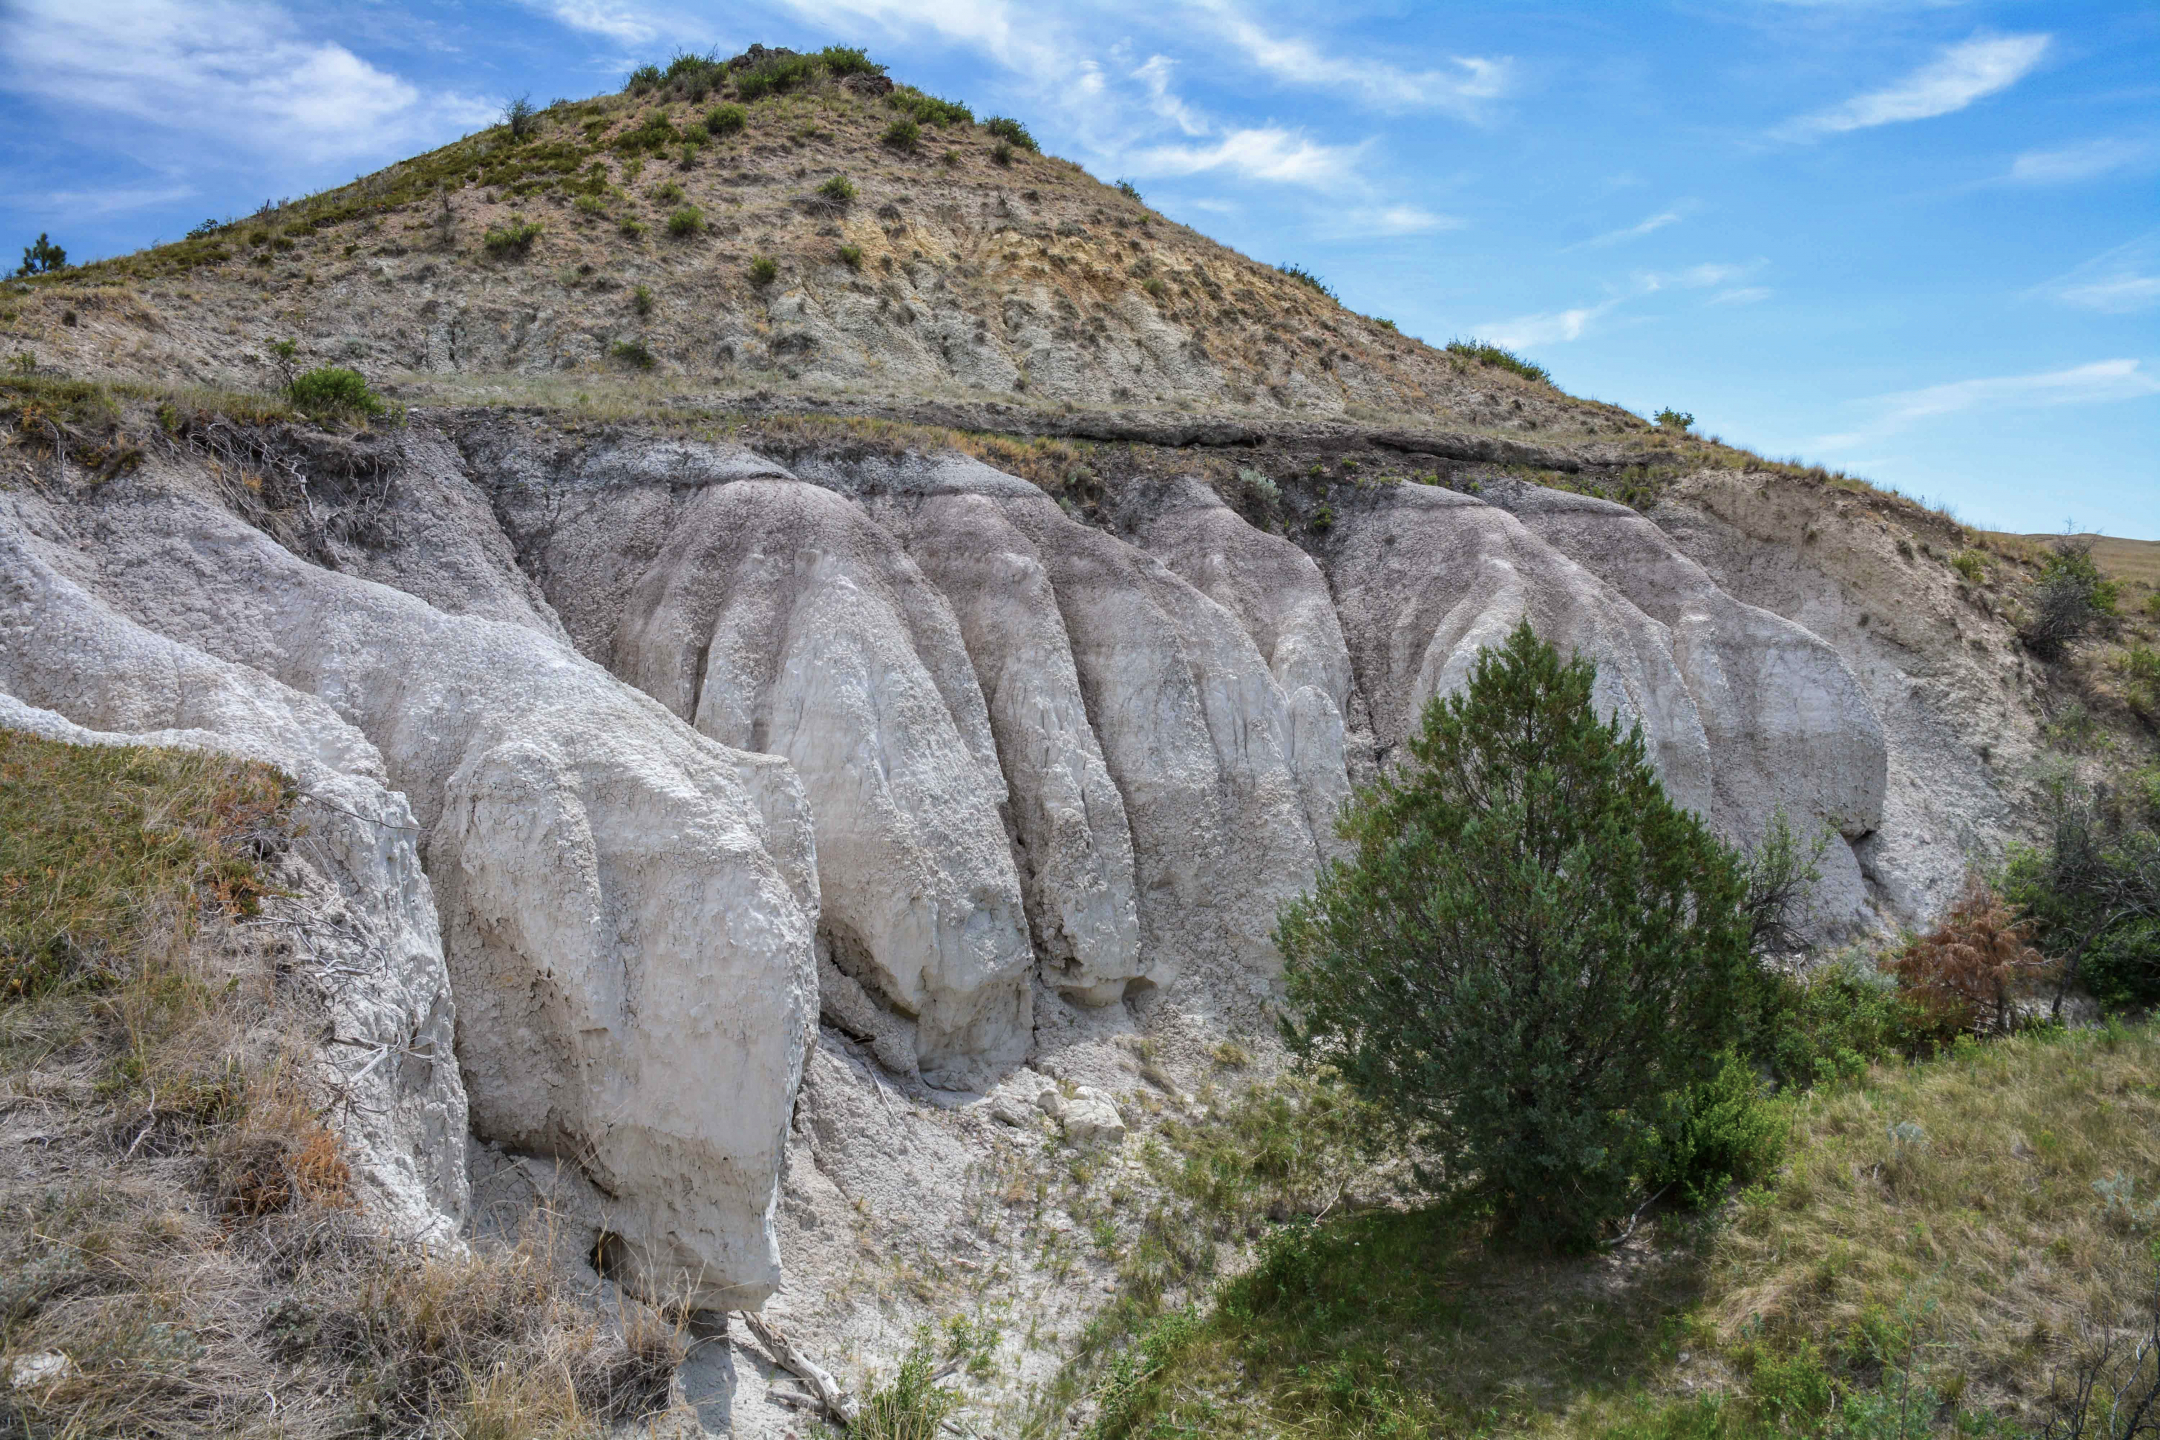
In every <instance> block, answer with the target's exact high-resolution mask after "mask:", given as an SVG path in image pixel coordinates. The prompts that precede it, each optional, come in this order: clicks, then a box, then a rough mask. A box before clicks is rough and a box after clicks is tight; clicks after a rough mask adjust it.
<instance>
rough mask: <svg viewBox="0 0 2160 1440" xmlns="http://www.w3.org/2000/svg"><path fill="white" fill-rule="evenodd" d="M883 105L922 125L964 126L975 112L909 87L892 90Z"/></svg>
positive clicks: (958, 103) (955, 101)
mask: <svg viewBox="0 0 2160 1440" xmlns="http://www.w3.org/2000/svg"><path fill="white" fill-rule="evenodd" d="M885 103H886V104H888V105H890V106H892V107H893V109H895V110H898V111H900V112H901V113H902V114H903V115H906V116H907V117H908V118H909V119H911V120H914V121H916V122H917V123H919V124H923V125H937V126H940V127H942V126H946V125H966V124H968V123H970V122H971V121H973V120H974V118H975V112H974V111H972V110H970V109H968V107H967V106H965V105H963V104H961V103H960V102H959V101H957V100H940V99H938V97H937V96H935V95H925V94H923V92H922V91H920V90H917V89H915V88H914V87H913V86H911V85H902V86H899V87H897V88H896V89H894V91H893V93H892V94H890V95H888V96H886V97H885Z"/></svg>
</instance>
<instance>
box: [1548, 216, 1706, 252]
mask: <svg viewBox="0 0 2160 1440" xmlns="http://www.w3.org/2000/svg"><path fill="white" fill-rule="evenodd" d="M1683 218H1684V216H1683V213H1682V212H1681V211H1680V210H1677V209H1675V210H1663V211H1660V212H1659V213H1657V214H1655V215H1652V216H1651V217H1650V218H1649V219H1647V220H1644V221H1642V222H1641V223H1640V224H1636V225H1630V226H1628V227H1627V228H1625V229H1622V230H1608V231H1606V232H1605V233H1604V234H1603V235H1593V236H1591V237H1590V238H1589V239H1588V240H1578V241H1577V242H1576V243H1574V244H1573V245H1570V246H1568V247H1567V248H1568V249H1570V250H1595V249H1599V248H1601V247H1603V246H1606V245H1618V244H1619V243H1620V242H1621V241H1623V240H1639V239H1641V238H1642V237H1643V236H1645V235H1649V234H1653V233H1655V232H1656V231H1659V230H1662V229H1664V228H1665V227H1666V226H1668V225H1674V224H1678V223H1679V222H1680V220H1681V219H1683Z"/></svg>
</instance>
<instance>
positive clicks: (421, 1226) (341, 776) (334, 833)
mask: <svg viewBox="0 0 2160 1440" xmlns="http://www.w3.org/2000/svg"><path fill="white" fill-rule="evenodd" d="M0 727H5V728H8V729H12V730H22V731H26V732H28V733H30V734H34V735H39V736H42V737H43V738H46V739H49V740H59V741H64V742H66V743H68V744H73V745H121V744H126V745H164V746H176V747H180V748H185V749H199V750H212V751H217V752H220V753H224V754H229V755H235V756H239V757H241V758H244V759H250V760H259V761H262V762H264V763H266V764H269V765H273V766H275V767H277V768H278V769H279V770H282V771H284V772H285V773H286V774H287V775H289V776H291V777H292V778H293V779H294V780H295V781H297V782H298V784H299V788H300V800H299V801H298V811H299V816H300V819H301V821H302V822H303V823H304V825H305V834H304V836H303V838H302V839H301V840H300V842H299V844H298V846H297V847H296V848H297V851H298V854H297V855H296V857H295V859H296V863H299V864H303V865H306V866H309V867H311V868H314V869H315V870H317V871H318V872H319V873H321V874H322V875H323V876H324V883H325V887H326V888H329V887H334V889H335V892H336V895H337V898H338V901H339V903H340V904H341V905H342V907H343V912H344V913H343V914H342V916H340V917H339V919H338V921H337V922H336V923H335V924H322V925H312V924H311V925H308V926H307V927H306V928H305V929H304V930H303V932H302V934H301V938H300V940H299V942H298V944H297V945H296V949H298V950H299V951H300V952H301V953H302V954H303V955H304V956H305V957H306V964H304V965H303V967H302V973H303V974H307V975H310V976H312V978H313V979H314V981H315V982H316V983H317V984H318V986H319V987H320V988H321V989H322V991H323V992H324V994H325V1001H326V1008H327V1010H328V1017H327V1018H328V1020H329V1024H330V1029H331V1032H332V1035H333V1038H334V1040H335V1041H336V1042H337V1043H333V1044H328V1045H325V1046H324V1047H322V1049H321V1050H320V1051H319V1052H318V1053H317V1057H316V1063H317V1065H318V1068H319V1069H320V1071H321V1078H322V1080H323V1082H324V1083H325V1084H326V1085H328V1086H330V1087H332V1088H335V1089H337V1090H340V1091H342V1092H343V1093H344V1094H345V1095H346V1096H347V1097H348V1098H349V1100H350V1101H351V1103H350V1104H349V1105H345V1106H341V1107H339V1109H338V1111H337V1112H336V1123H337V1126H338V1136H339V1139H340V1140H341V1141H342V1143H343V1145H344V1149H345V1155H346V1159H347V1162H348V1164H349V1166H350V1168H351V1171H352V1176H353V1180H354V1182H355V1186H356V1189H357V1190H358V1192H359V1196H360V1199H361V1202H362V1205H363V1206H364V1208H365V1209H366V1210H367V1212H368V1214H369V1215H370V1216H371V1217H373V1218H374V1219H376V1220H377V1221H379V1222H381V1223H383V1224H386V1225H387V1226H388V1227H389V1229H390V1230H391V1232H392V1233H393V1234H396V1235H399V1236H401V1237H403V1238H407V1239H411V1240H416V1241H420V1242H422V1243H426V1244H430V1245H449V1246H454V1245H456V1244H457V1235H458V1231H459V1228H460V1226H461V1225H462V1224H463V1223H464V1220H465V1214H466V1205H467V1200H468V1186H467V1180H466V1173H465V1140H466V1125H467V1108H466V1095H465V1087H464V1084H463V1082H462V1080H461V1079H460V1077H459V1074H458V1067H457V1064H456V1062H455V1060H454V1058H453V1055H452V1043H453V1039H454V1024H455V1015H456V1007H455V1006H454V1005H453V1004H452V1001H451V991H450V980H449V976H448V974H447V972H446V970H445V967H444V963H443V951H442V936H441V931H440V929H439V927H438V924H437V918H436V909H435V901H434V895H433V891H432V888H431V887H430V885H429V883H428V878H427V876H426V874H425V873H424V872H423V871H422V868H421V863H420V854H419V849H418V844H419V840H420V831H419V829H418V828H417V827H416V826H415V825H414V823H413V817H412V811H411V810H410V808H408V806H407V805H406V803H405V797H404V796H403V795H400V794H398V793H397V792H396V791H394V790H390V789H388V788H386V786H385V784H384V780H385V775H384V771H383V763H382V757H381V756H380V755H379V754H378V753H377V752H376V750H375V747H374V746H373V745H371V744H369V743H368V741H367V739H366V737H364V736H362V735H361V734H360V733H359V732H358V731H357V730H354V729H353V728H352V727H351V726H350V725H348V724H346V723H345V722H344V721H343V720H341V719H339V718H338V716H337V715H336V714H335V713H334V712H332V711H331V709H330V708H329V707H328V706H327V705H325V704H323V703H322V702H321V701H320V700H317V699H315V698H314V697H313V696H311V695H303V694H300V693H299V692H297V691H294V690H291V689H288V688H287V687H286V686H284V685H281V684H279V683H278V682H277V681H275V680H272V679H270V678H269V677H268V676H266V675H263V674H260V673H258V672H255V671H251V670H248V669H246V668H244V667H242V666H238V665H233V664H230V663H228V662H226V661H223V660H219V659H216V658H214V657H212V656H210V655H206V654H204V653H202V652H201V651H199V650H195V649H192V648H190V647H189V646H186V645H183V644H180V643H178V642H175V641H172V640H168V639H166V638H165V637H163V636H161V635H157V634H153V633H152V632H150V631H148V630H146V629H144V628H143V627H141V626H139V625H137V624H135V623H134V622H132V621H130V620H128V619H126V618H124V617H122V616H120V615H117V614H115V613H113V611H112V610H111V609H110V608H108V607H107V606H105V605H104V604H102V603H101V602H99V601H98V600H97V599H96V598H95V597H94V596H93V595H91V594H90V593H89V592H88V591H86V590H85V589H84V588H83V587H82V586H80V585H78V584H76V583H75V582H74V581H72V580H69V579H68V578H66V577H65V576H63V575H61V574H60V573H59V572H58V571H56V570H55V569H54V568H53V567H52V565H51V564H49V563H48V562H47V560H46V559H45V558H44V556H43V555H42V554H40V553H39V547H37V546H36V545H35V543H34V542H33V541H32V540H31V539H30V537H29V536H28V535H27V534H26V533H25V531H24V529H23V528H21V527H20V525H19V516H18V515H17V514H15V513H11V512H9V511H7V510H0ZM333 972H334V974H335V977H336V978H335V979H332V978H331V976H332V974H333ZM385 1061H387V1062H388V1063H384V1062H385Z"/></svg>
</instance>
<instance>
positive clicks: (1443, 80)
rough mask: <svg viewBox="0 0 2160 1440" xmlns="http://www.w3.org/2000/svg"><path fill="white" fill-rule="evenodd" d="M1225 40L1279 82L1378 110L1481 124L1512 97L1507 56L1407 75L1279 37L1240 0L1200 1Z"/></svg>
mask: <svg viewBox="0 0 2160 1440" xmlns="http://www.w3.org/2000/svg"><path fill="white" fill-rule="evenodd" d="M1199 8H1200V9H1201V10H1202V11H1203V12H1205V13H1206V14H1208V15H1209V16H1211V17H1212V18H1213V20H1214V22H1215V24H1216V26H1217V27H1218V28H1219V29H1220V30H1221V31H1222V33H1223V35H1224V37H1225V38H1227V39H1228V40H1229V41H1230V42H1231V43H1232V44H1234V45H1236V46H1237V47H1238V49H1240V50H1242V51H1243V52H1244V53H1245V56H1246V58H1247V59H1249V60H1250V61H1252V62H1253V63H1254V64H1255V65H1257V66H1259V67H1260V68H1261V69H1262V70H1264V71H1266V72H1267V73H1268V74H1270V75H1273V76H1274V77H1275V78H1276V79H1278V80H1283V81H1288V82H1289V83H1291V84H1295V85H1308V86H1314V87H1317V88H1321V89H1329V90H1336V91H1339V92H1342V93H1345V94H1350V95H1354V96H1356V97H1358V98H1359V99H1361V100H1363V101H1364V102H1365V103H1366V104H1368V105H1371V106H1373V107H1374V108H1376V109H1380V110H1396V111H1406V110H1438V111H1444V112H1447V113H1451V114H1454V115H1457V116H1460V117H1462V118H1463V119H1466V120H1477V119H1482V118H1483V117H1484V115H1485V113H1486V111H1487V110H1488V109H1489V107H1490V106H1491V103H1492V102H1493V101H1495V100H1498V99H1499V98H1500V97H1501V96H1503V95H1505V94H1506V93H1507V92H1508V87H1509V84H1510V82H1511V80H1512V78H1513V73H1514V62H1513V61H1511V60H1509V59H1507V58H1505V57H1490V56H1479V55H1452V56H1449V57H1448V62H1447V65H1446V67H1444V68H1439V69H1431V70H1405V69H1402V68H1401V67H1399V66H1395V65H1390V64H1388V63H1387V62H1386V61H1384V60H1378V59H1374V58H1372V57H1369V56H1358V57H1351V56H1344V55H1331V54H1329V53H1327V52H1326V51H1324V50H1322V49H1321V48H1320V47H1319V46H1318V45H1316V44H1314V43H1313V42H1312V41H1311V40H1309V39H1306V38H1305V37H1303V36H1299V35H1278V34H1274V33H1272V32H1270V31H1268V30H1267V29H1265V28H1263V27H1262V26H1261V25H1260V24H1259V23H1258V22H1256V21H1254V20H1253V19H1251V18H1250V17H1249V16H1247V15H1246V14H1245V13H1243V11H1241V10H1240V9H1239V8H1238V5H1237V3H1236V0H1200V5H1199Z"/></svg>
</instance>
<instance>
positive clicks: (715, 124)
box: [705, 105, 750, 140]
mask: <svg viewBox="0 0 2160 1440" xmlns="http://www.w3.org/2000/svg"><path fill="white" fill-rule="evenodd" d="M749 119H750V112H749V111H747V110H745V109H743V107H742V106H740V105H716V106H714V107H713V109H712V111H711V113H710V114H708V115H706V117H705V133H706V134H708V135H710V136H712V137H713V138H714V139H715V140H717V139H720V138H721V137H723V136H727V135H733V134H735V133H736V132H737V131H739V130H741V129H742V128H743V126H744V125H745V124H746V123H748V121H749Z"/></svg>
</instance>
